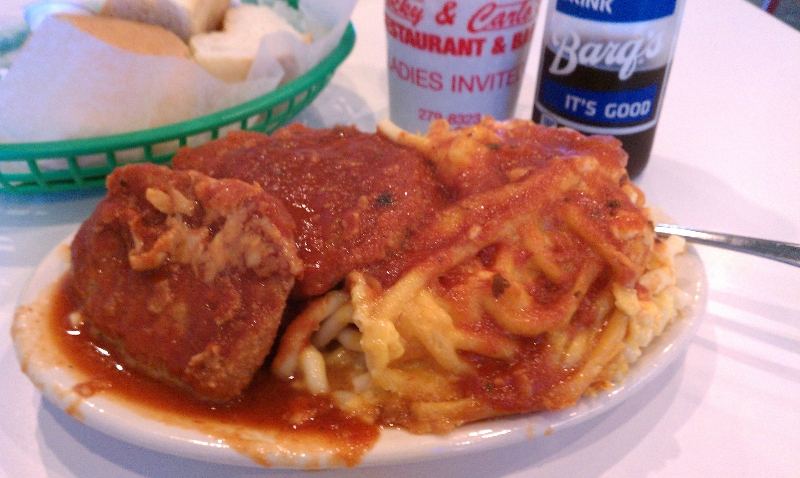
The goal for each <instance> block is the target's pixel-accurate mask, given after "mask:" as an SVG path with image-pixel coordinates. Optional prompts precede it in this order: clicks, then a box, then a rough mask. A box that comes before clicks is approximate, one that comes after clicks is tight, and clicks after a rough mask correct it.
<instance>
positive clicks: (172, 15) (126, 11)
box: [100, 0, 230, 41]
mask: <svg viewBox="0 0 800 478" xmlns="http://www.w3.org/2000/svg"><path fill="white" fill-rule="evenodd" d="M229 6H230V0H106V2H105V4H104V5H103V8H102V9H101V10H100V14H101V15H106V16H110V17H114V18H122V19H125V20H132V21H137V22H142V23H149V24H151V25H160V26H162V27H164V28H166V29H167V30H171V31H172V32H174V33H175V34H176V35H178V37H180V38H181V39H182V40H183V41H189V37H191V36H192V35H197V34H199V33H205V32H209V31H212V30H216V29H218V28H219V27H220V25H221V24H222V18H223V16H224V15H225V10H227V9H228V7H229Z"/></svg>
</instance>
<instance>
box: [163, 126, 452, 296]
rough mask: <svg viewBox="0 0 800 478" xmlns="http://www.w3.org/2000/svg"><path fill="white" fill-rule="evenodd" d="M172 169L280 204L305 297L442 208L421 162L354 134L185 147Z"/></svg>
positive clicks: (387, 248) (303, 134)
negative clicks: (256, 189) (233, 183)
mask: <svg viewBox="0 0 800 478" xmlns="http://www.w3.org/2000/svg"><path fill="white" fill-rule="evenodd" d="M173 165H174V167H175V168H176V169H178V170H185V169H193V170H197V171H201V172H203V173H205V174H208V175H209V176H212V177H217V178H229V177H233V178H238V179H241V180H244V181H247V182H250V183H258V184H259V185H261V186H262V187H263V188H264V190H265V191H267V192H268V193H271V194H274V195H276V196H277V197H279V198H281V199H282V200H283V201H284V204H286V206H287V208H288V209H289V212H290V213H291V215H292V217H293V218H294V220H295V223H296V224H297V246H298V249H299V253H300V258H301V259H302V260H303V263H304V267H305V270H304V272H303V278H302V279H301V280H299V281H298V283H297V286H296V291H295V294H296V295H298V296H305V297H309V296H315V295H319V294H322V293H324V292H326V291H328V290H329V289H330V288H331V287H333V286H335V285H336V284H337V283H339V282H340V281H341V280H342V279H343V278H344V276H345V274H347V273H348V272H350V271H351V270H353V269H357V268H359V267H361V266H364V265H366V264H370V263H373V262H376V261H379V260H381V259H383V258H384V257H386V255H387V254H388V253H389V252H391V251H393V250H397V249H398V248H399V247H400V245H401V244H402V241H403V240H404V239H405V238H406V237H407V236H408V235H409V234H410V233H411V232H413V231H414V230H415V229H416V228H417V227H418V226H419V224H420V223H421V222H422V221H424V220H425V219H426V218H428V217H430V215H431V211H433V210H435V209H437V208H438V207H439V205H440V204H441V203H442V202H443V201H444V200H445V199H444V190H443V188H442V186H441V184H440V183H439V182H438V181H436V179H434V176H433V171H432V168H431V165H430V164H429V163H428V162H426V161H425V160H424V159H423V157H422V155H421V154H419V153H418V152H416V151H414V150H412V149H410V148H405V147H403V146H398V145H396V144H394V143H392V142H391V141H389V140H387V139H386V138H385V137H383V136H381V135H379V134H374V133H364V132H360V131H358V130H357V129H355V128H354V127H334V128H330V129H321V130H314V129H310V128H307V127H305V126H302V125H300V124H292V125H289V126H286V127H284V128H281V129H279V130H278V131H276V132H275V133H273V134H272V135H270V136H266V135H262V134H259V133H252V132H233V133H230V134H229V135H228V136H227V137H225V138H223V139H221V140H217V141H212V142H210V143H206V144H204V145H202V146H199V147H197V148H184V149H181V150H180V151H178V154H177V155H176V156H175V158H174V159H173Z"/></svg>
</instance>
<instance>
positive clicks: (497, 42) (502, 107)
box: [385, 0, 539, 132]
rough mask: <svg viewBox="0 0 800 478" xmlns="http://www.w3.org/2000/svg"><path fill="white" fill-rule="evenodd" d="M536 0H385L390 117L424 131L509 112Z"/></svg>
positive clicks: (516, 92) (522, 67)
mask: <svg viewBox="0 0 800 478" xmlns="http://www.w3.org/2000/svg"><path fill="white" fill-rule="evenodd" d="M538 9H539V0H499V1H487V0H386V9H385V23H386V32H387V40H388V53H389V55H388V66H389V104H390V116H391V120H392V121H393V122H394V123H395V124H397V125H398V126H400V127H402V128H403V129H406V130H408V131H412V132H425V131H427V130H428V124H429V123H430V121H431V120H433V119H435V118H445V119H447V120H448V121H449V122H450V125H451V126H454V127H457V126H467V125H471V124H475V123H477V122H478V120H479V119H480V117H481V116H483V115H492V116H493V117H495V118H497V119H507V118H510V117H511V116H512V115H513V114H514V109H515V107H516V104H517V98H518V96H519V88H520V84H521V83H522V76H523V73H524V70H525V62H526V60H527V58H528V50H529V48H530V43H531V38H532V37H533V27H534V20H535V18H536V14H537V11H538Z"/></svg>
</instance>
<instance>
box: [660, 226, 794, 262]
mask: <svg viewBox="0 0 800 478" xmlns="http://www.w3.org/2000/svg"><path fill="white" fill-rule="evenodd" d="M656 234H658V235H660V236H668V235H675V236H681V237H683V238H685V239H686V240H687V241H689V242H694V243H697V244H703V245H706V246H715V247H721V248H723V249H729V250H731V251H737V252H744V253H746V254H754V255H756V256H760V257H765V258H767V259H773V260H776V261H780V262H783V263H785V264H791V265H793V266H797V267H800V244H793V243H791V242H779V241H771V240H768V239H757V238H754V237H745V236H735V235H733V234H720V233H716V232H708V231H698V230H696V229H689V228H686V227H680V226H674V225H671V224H658V225H656Z"/></svg>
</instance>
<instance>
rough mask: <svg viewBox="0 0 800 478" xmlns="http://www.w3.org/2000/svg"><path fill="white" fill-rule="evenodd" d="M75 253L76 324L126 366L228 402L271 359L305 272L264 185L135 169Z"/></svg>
mask: <svg viewBox="0 0 800 478" xmlns="http://www.w3.org/2000/svg"><path fill="white" fill-rule="evenodd" d="M106 185H107V187H108V195H107V196H106V197H105V198H104V199H103V200H102V201H101V202H100V203H99V205H98V206H97V208H96V210H95V211H94V213H93V214H92V215H91V217H89V219H88V220H87V221H86V222H84V224H83V225H82V226H81V228H80V229H79V231H78V233H77V234H76V236H75V239H74V241H73V243H72V249H71V252H72V268H71V271H72V274H73V284H74V285H75V286H74V288H75V290H74V294H75V296H76V297H77V298H78V309H77V311H78V314H79V317H80V318H81V319H82V321H83V323H84V327H86V328H87V329H88V330H89V331H90V332H91V333H92V334H94V335H95V336H96V337H98V339H100V340H102V341H103V343H105V344H107V345H109V346H110V347H111V348H112V349H113V350H114V351H115V352H116V353H117V354H118V359H120V360H121V361H122V363H123V364H124V365H127V366H130V367H134V368H136V369H139V370H141V371H143V372H145V373H147V374H148V375H151V376H153V377H155V378H157V379H160V380H163V381H167V382H171V383H174V384H178V385H180V386H182V387H184V388H187V389H189V390H190V391H191V392H193V394H194V395H196V396H197V397H198V398H201V399H204V400H209V401H215V402H222V401H226V400H229V399H232V398H234V397H236V396H237V395H239V393H240V392H241V391H242V390H243V389H244V388H245V387H246V386H247V385H248V384H249V383H250V381H251V379H252V377H253V374H254V373H255V372H256V370H257V369H258V368H259V367H260V366H261V364H262V363H263V361H264V358H265V357H266V356H267V354H268V353H269V351H270V348H271V346H272V343H273V341H274V339H275V335H276V333H277V330H278V326H279V324H280V321H281V315H282V313H283V310H284V307H285V304H286V298H287V296H288V294H289V292H290V290H291V288H292V287H293V284H294V280H295V276H296V275H298V274H299V273H301V271H302V264H301V262H300V260H299V258H298V256H297V250H296V247H295V245H294V236H293V229H294V223H293V221H292V219H291V217H290V216H289V214H288V213H287V211H286V209H285V208H284V207H283V206H282V204H281V203H280V201H278V200H277V199H276V198H274V197H272V196H270V195H269V194H267V193H265V192H264V191H263V190H262V189H261V188H260V187H258V186H257V185H251V184H247V183H245V182H242V181H238V180H235V179H225V180H216V179H212V178H209V177H208V176H205V175H203V174H201V173H198V172H195V171H180V172H173V171H172V170H170V169H169V168H167V167H164V166H156V165H152V164H137V165H130V166H125V167H122V168H118V169H117V170H115V171H114V172H113V173H112V174H111V175H110V176H109V177H108V179H107V181H106Z"/></svg>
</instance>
